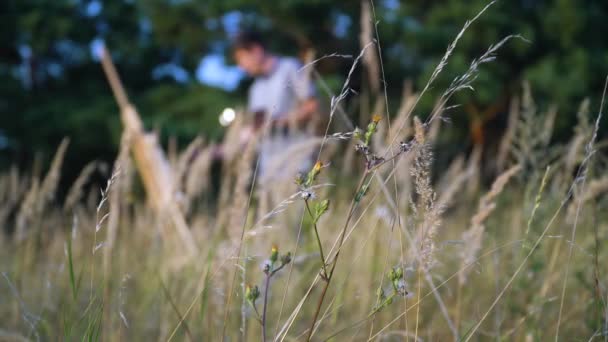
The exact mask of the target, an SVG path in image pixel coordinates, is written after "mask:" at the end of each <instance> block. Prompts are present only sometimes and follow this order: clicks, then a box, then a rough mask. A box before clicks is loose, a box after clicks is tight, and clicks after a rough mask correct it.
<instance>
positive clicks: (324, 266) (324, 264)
mask: <svg viewBox="0 0 608 342" xmlns="http://www.w3.org/2000/svg"><path fill="white" fill-rule="evenodd" d="M304 203H305V204H306V210H307V211H308V214H309V215H310V217H311V218H312V219H313V228H314V230H315V237H316V238H317V245H318V246H319V254H320V257H321V265H322V266H323V277H322V278H323V279H324V280H327V261H326V260H325V254H323V245H322V244H321V238H320V237H319V229H318V228H317V220H316V219H315V217H314V215H313V214H312V211H311V210H310V206H309V205H308V200H305V201H304Z"/></svg>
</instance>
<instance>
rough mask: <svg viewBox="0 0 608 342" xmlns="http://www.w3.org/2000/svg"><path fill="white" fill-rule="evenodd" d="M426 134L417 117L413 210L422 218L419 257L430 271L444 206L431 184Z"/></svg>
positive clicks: (423, 265)
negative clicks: (441, 204) (441, 205)
mask: <svg viewBox="0 0 608 342" xmlns="http://www.w3.org/2000/svg"><path fill="white" fill-rule="evenodd" d="M425 135H426V133H425V130H424V126H423V125H422V123H421V122H420V120H419V119H418V117H414V139H415V142H416V144H415V146H414V155H415V157H414V164H413V165H412V166H411V168H410V173H411V176H412V177H413V179H414V188H415V191H416V194H417V196H418V199H417V200H416V203H415V207H414V208H413V209H414V211H415V213H416V216H417V218H418V219H419V221H420V222H419V224H418V229H417V233H418V243H419V245H420V248H419V253H420V255H419V257H418V260H420V263H421V265H420V266H421V267H423V268H424V269H426V270H429V269H431V268H432V266H433V265H434V264H435V260H434V252H435V249H436V246H435V236H436V235H437V230H438V228H439V225H440V224H441V218H440V216H441V208H440V207H439V206H437V205H436V201H435V199H436V194H435V191H433V188H432V186H431V164H432V161H433V155H432V153H431V150H430V146H429V145H428V143H427V138H426V136H425Z"/></svg>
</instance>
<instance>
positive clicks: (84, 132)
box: [0, 0, 608, 183]
mask: <svg viewBox="0 0 608 342" xmlns="http://www.w3.org/2000/svg"><path fill="white" fill-rule="evenodd" d="M486 4H487V1H484V0H474V1H461V0H445V1H402V2H401V1H398V0H381V1H376V2H375V3H374V8H373V14H374V15H375V19H376V21H377V29H378V35H379V37H380V46H381V51H382V61H383V66H384V74H385V81H386V86H387V87H386V89H387V95H388V100H389V106H390V107H391V112H394V111H395V109H396V107H398V105H399V99H400V97H401V94H402V89H403V86H404V82H407V81H409V82H411V86H412V87H413V89H414V91H417V90H420V88H421V87H422V86H424V84H426V82H427V81H428V79H429V76H430V74H431V72H432V71H433V69H434V68H435V66H436V65H437V63H438V62H439V59H440V58H441V56H442V55H443V54H444V52H445V50H446V47H447V46H448V44H449V43H450V42H451V41H452V40H453V39H454V37H455V36H456V34H457V33H458V31H459V30H460V29H461V27H462V25H463V24H464V22H465V21H466V20H467V19H469V18H472V17H473V16H474V15H475V14H476V13H477V12H478V11H479V10H480V9H481V8H482V7H483V6H485V5H486ZM362 12H363V11H362V5H361V3H360V2H359V1H345V0H342V1H329V0H314V1H310V0H290V1H260V2H258V1H250V0H217V1H216V0H205V1H185V0H166V1H162V0H140V1H135V0H120V1H103V0H91V1H85V0H53V1H42V0H40V1H33V0H7V1H2V4H0V23H1V24H0V25H1V27H2V29H1V30H0V39H1V41H2V45H1V48H0V79H1V80H2V81H1V82H0V165H1V167H3V168H6V167H8V166H10V165H12V164H17V165H20V166H22V167H27V166H28V165H31V163H33V161H34V160H36V159H38V160H39V161H41V162H43V163H45V162H48V161H49V160H50V158H51V156H52V153H53V151H54V149H55V148H56V146H58V144H59V142H60V141H61V139H62V138H63V137H66V136H67V137H70V139H71V142H72V143H71V146H70V153H68V155H67V157H66V158H67V160H66V165H67V167H66V168H65V177H64V179H65V182H67V183H69V182H70V180H73V178H75V177H76V175H77V172H78V170H80V169H81V168H82V166H84V164H85V163H87V162H89V161H90V160H92V159H100V160H105V161H111V160H113V158H114V157H115V154H116V152H117V146H118V144H119V141H120V132H121V126H120V118H119V115H118V109H117V106H116V104H115V102H114V100H113V98H112V94H111V92H110V89H109V87H108V85H107V81H106V79H105V77H104V74H103V72H102V69H101V66H100V64H99V58H98V50H99V46H101V45H102V44H103V43H105V44H106V46H107V47H108V49H109V50H110V52H111V54H112V57H113V59H114V62H115V63H116V65H117V67H118V70H119V73H120V75H121V77H122V79H123V82H124V83H125V86H126V87H127V91H128V93H129V95H130V97H131V100H132V101H133V102H134V103H135V105H136V106H137V107H138V109H139V112H140V114H141V116H142V118H143V120H144V122H145V125H146V128H148V129H150V130H156V131H158V132H159V133H160V134H161V143H162V144H163V145H165V146H166V145H167V143H168V140H169V138H170V137H174V138H176V139H177V141H178V142H179V143H180V146H183V145H184V144H186V143H187V142H189V141H191V140H192V139H193V138H194V137H196V136H198V135H202V136H204V137H206V138H207V139H210V140H218V139H220V138H221V136H222V135H223V132H224V130H223V128H222V127H221V125H220V124H219V122H218V116H219V114H220V113H221V112H222V110H223V109H224V108H226V107H231V108H235V107H239V106H242V105H243V104H244V102H245V95H246V89H247V86H248V84H249V82H250V80H248V79H247V78H246V77H245V76H244V75H243V73H242V72H241V71H239V70H238V69H237V68H236V67H235V66H234V61H233V60H232V58H231V55H230V48H229V44H230V39H231V38H232V37H234V35H235V34H237V32H239V30H242V29H255V30H258V31H260V32H262V33H263V34H265V36H266V37H267V40H268V43H269V45H270V47H271V49H272V51H274V52H276V53H278V54H287V55H296V56H303V55H304V54H305V53H306V52H307V51H310V49H314V53H315V56H316V57H321V56H323V55H327V54H331V53H338V54H349V55H357V54H358V53H359V51H360V49H361V45H362V44H361V39H360V33H361V31H362V25H361V16H362ZM607 18H608V3H606V2H605V1H599V0H595V1H594V0H585V1H567V0H553V1H549V0H517V1H500V2H499V3H497V4H496V5H495V6H494V7H493V8H492V10H491V11H488V12H487V13H486V14H484V15H483V16H482V17H481V18H480V19H479V20H478V21H477V22H476V23H475V24H474V25H473V26H472V27H471V28H470V29H469V30H468V33H467V34H466V35H465V36H464V37H462V40H461V41H460V42H459V44H458V47H457V48H456V50H455V51H454V55H453V56H452V57H451V58H450V61H449V64H448V65H447V67H446V69H445V70H444V72H443V73H442V74H441V76H440V78H439V79H438V80H437V82H436V83H435V84H434V86H433V88H432V89H431V91H430V93H429V94H428V95H427V96H425V97H423V98H422V99H421V103H420V105H419V106H418V108H417V110H416V112H415V113H414V114H415V115H419V116H421V117H423V118H424V117H425V116H426V115H427V114H428V112H429V111H430V109H431V108H432V106H433V104H434V101H435V99H436V98H437V95H440V94H441V93H442V92H443V91H444V90H445V88H446V87H447V86H448V85H449V83H450V82H451V81H452V79H453V78H454V77H455V76H457V75H459V74H462V73H463V72H464V71H466V69H467V68H468V65H469V63H470V62H471V61H472V60H473V59H474V58H476V57H478V56H479V55H481V54H482V53H483V52H484V51H485V50H486V49H487V48H488V47H489V46H490V45H491V44H494V43H496V42H498V41H499V40H500V39H502V38H503V37H505V36H507V35H510V34H519V35H521V36H523V37H524V38H525V39H526V40H527V41H528V42H525V41H523V40H513V41H511V42H509V43H508V44H507V45H506V46H505V47H503V48H502V49H501V50H500V52H499V56H498V60H497V62H495V63H489V64H485V65H484V66H483V67H482V69H481V71H480V73H479V75H478V79H477V80H476V81H475V84H474V87H475V91H465V92H459V93H458V94H457V96H456V98H455V101H453V104H459V105H460V107H458V108H454V109H452V110H451V112H450V117H451V123H450V124H449V125H448V128H447V130H444V132H443V133H442V136H441V137H440V141H439V143H440V144H443V146H445V147H446V148H445V149H444V154H443V155H444V156H450V155H454V154H455V153H458V152H462V151H466V150H467V149H470V148H471V146H472V145H473V144H486V145H492V144H494V143H495V140H496V139H497V138H498V137H499V136H500V134H499V133H501V132H502V129H503V128H504V126H505V122H506V117H507V112H508V105H509V100H510V99H511V98H512V96H513V95H515V94H519V93H520V91H521V85H522V82H523V81H528V82H529V84H530V88H531V90H532V93H533V94H534V99H535V101H536V103H537V105H538V107H539V110H541V111H542V110H545V109H546V108H548V107H549V106H551V105H556V106H557V108H558V115H557V120H556V123H555V125H556V127H555V132H554V134H553V138H552V139H553V140H555V141H560V139H562V140H563V139H564V137H566V136H569V135H570V133H571V131H572V127H573V126H574V124H575V123H576V111H577V107H578V105H579V104H580V103H581V101H582V100H583V99H584V98H586V97H590V98H591V99H592V100H593V101H594V102H592V106H591V108H597V106H594V105H597V101H598V99H599V94H600V93H601V89H602V86H603V80H604V77H605V75H606V74H607V73H608V40H606V39H605V37H604V36H603V34H602V33H603V32H608V20H606V19H607ZM351 63H352V60H348V59H341V58H328V59H325V60H323V61H321V62H319V63H318V64H316V66H317V71H318V77H319V79H322V80H323V82H325V84H326V85H328V86H329V87H330V88H331V90H332V91H333V93H334V94H335V93H337V92H338V90H339V88H340V87H341V85H342V82H343V80H344V77H345V75H346V73H347V72H348V69H349V68H350V65H351ZM365 69H366V68H360V69H358V70H357V72H356V73H355V75H354V78H353V80H352V83H351V87H353V89H355V90H356V91H358V92H359V93H361V94H363V95H364V96H351V97H349V98H348V99H347V103H351V107H353V106H357V105H359V104H361V105H362V106H363V108H364V109H368V110H370V111H371V109H370V107H373V106H372V105H371V104H369V103H366V102H370V101H369V100H368V99H369V98H370V97H369V96H367V97H366V96H365V95H366V94H370V93H372V94H373V92H374V91H377V89H374V88H375V87H376V88H377V87H378V83H379V82H378V80H375V82H369V77H368V75H369V73H368V72H367V71H366V70H365ZM380 88H382V87H380ZM380 90H382V89H380ZM321 94H322V95H323V96H322V97H323V98H324V100H325V102H329V96H328V95H327V93H321ZM346 107H348V105H346ZM360 112H361V111H360V110H353V111H351V112H349V114H350V115H351V118H352V120H353V121H354V122H358V118H359V116H360V115H361V114H360ZM361 120H366V119H363V118H362V119H361ZM603 127H605V126H603ZM486 150H488V151H489V150H491V149H490V148H486Z"/></svg>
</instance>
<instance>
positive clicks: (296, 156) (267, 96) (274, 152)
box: [247, 57, 316, 184]
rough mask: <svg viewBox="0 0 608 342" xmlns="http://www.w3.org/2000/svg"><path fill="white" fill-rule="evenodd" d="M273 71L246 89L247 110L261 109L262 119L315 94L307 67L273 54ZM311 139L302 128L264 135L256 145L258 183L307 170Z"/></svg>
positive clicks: (284, 111)
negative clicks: (305, 68)
mask: <svg viewBox="0 0 608 342" xmlns="http://www.w3.org/2000/svg"><path fill="white" fill-rule="evenodd" d="M276 58H277V60H276V62H275V65H274V68H273V70H272V71H271V72H270V73H269V74H267V75H264V76H259V77H256V79H255V80H254V82H253V84H252V85H251V88H250V89H249V102H248V105H247V109H248V111H249V112H250V113H256V112H260V111H262V112H264V113H265V115H266V119H269V118H270V119H278V118H281V117H284V116H286V115H288V114H289V113H290V112H291V111H293V109H294V108H295V106H296V105H297V103H298V102H300V101H304V100H307V99H309V98H311V97H313V96H315V93H316V89H315V86H314V83H313V82H312V81H311V79H310V73H309V72H308V71H307V70H302V71H299V72H298V70H299V69H300V68H301V66H302V65H301V63H300V62H299V61H298V60H297V59H295V58H290V57H276ZM312 138H313V136H312V135H311V134H308V133H306V132H304V131H300V130H297V131H290V132H289V133H288V134H286V135H281V134H273V133H272V132H270V134H266V135H265V136H264V137H262V141H261V143H260V147H259V153H260V156H259V158H260V162H259V168H258V176H259V180H260V184H265V183H269V182H272V180H273V179H274V180H278V179H283V180H285V179H293V178H294V177H295V175H296V174H297V172H299V171H303V172H307V171H308V169H309V168H310V167H311V166H312V159H311V156H312V152H313V151H314V148H315V145H314V144H310V140H311V139H312Z"/></svg>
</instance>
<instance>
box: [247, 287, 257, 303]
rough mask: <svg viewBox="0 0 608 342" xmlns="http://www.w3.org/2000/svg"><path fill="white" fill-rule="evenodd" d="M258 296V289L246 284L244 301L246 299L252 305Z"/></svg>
mask: <svg viewBox="0 0 608 342" xmlns="http://www.w3.org/2000/svg"><path fill="white" fill-rule="evenodd" d="M259 296H260V289H259V288H258V286H257V285H255V286H251V285H249V284H247V286H246V287H245V299H247V301H249V302H250V303H252V304H253V303H254V302H255V301H256V299H258V297H259Z"/></svg>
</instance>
